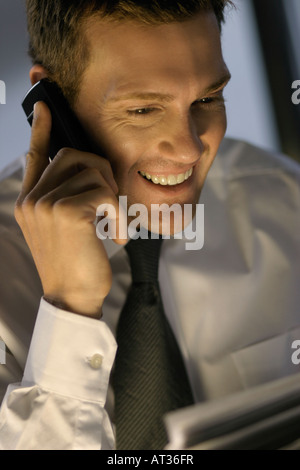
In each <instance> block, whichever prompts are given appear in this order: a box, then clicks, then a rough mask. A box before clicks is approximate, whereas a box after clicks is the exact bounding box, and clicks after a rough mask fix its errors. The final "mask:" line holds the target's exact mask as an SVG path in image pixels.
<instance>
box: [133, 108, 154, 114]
mask: <svg viewBox="0 0 300 470" xmlns="http://www.w3.org/2000/svg"><path fill="white" fill-rule="evenodd" d="M154 111H155V108H137V109H128V110H127V113H128V114H129V116H146V115H147V114H150V113H152V112H154Z"/></svg>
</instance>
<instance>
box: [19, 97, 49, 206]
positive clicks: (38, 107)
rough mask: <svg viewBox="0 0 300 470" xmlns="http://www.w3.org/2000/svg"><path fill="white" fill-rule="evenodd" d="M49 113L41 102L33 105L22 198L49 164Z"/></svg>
mask: <svg viewBox="0 0 300 470" xmlns="http://www.w3.org/2000/svg"><path fill="white" fill-rule="evenodd" d="M50 132H51V113H50V110H49V108H48V107H47V105H46V104H45V103H43V102H41V101H39V102H37V103H36V104H35V105H34V117H33V121H32V131H31V140H30V149H29V152H28V154H27V156H26V169H25V175H24V179H23V185H22V190H21V194H22V197H23V198H24V197H25V196H26V195H27V194H28V193H29V192H30V191H31V190H32V189H33V188H34V187H35V185H36V184H37V182H38V181H39V179H40V177H41V175H42V174H43V172H44V170H45V168H46V167H47V166H48V164H49V143H50Z"/></svg>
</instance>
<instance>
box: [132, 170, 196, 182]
mask: <svg viewBox="0 0 300 470" xmlns="http://www.w3.org/2000/svg"><path fill="white" fill-rule="evenodd" d="M139 174H140V175H141V176H143V178H145V179H147V180H149V181H151V182H152V183H154V184H160V185H161V186H176V185H177V184H181V183H183V182H184V181H186V180H188V179H189V178H190V177H191V176H192V174H193V168H190V169H189V170H187V171H186V172H185V173H180V174H179V175H166V176H165V175H160V176H157V175H150V173H145V172H144V171H139Z"/></svg>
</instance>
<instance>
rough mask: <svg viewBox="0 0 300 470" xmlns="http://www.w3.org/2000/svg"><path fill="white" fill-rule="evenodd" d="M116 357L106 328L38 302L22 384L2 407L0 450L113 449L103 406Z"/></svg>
mask: <svg viewBox="0 0 300 470" xmlns="http://www.w3.org/2000/svg"><path fill="white" fill-rule="evenodd" d="M115 352H116V342H115V339H114V336H113V334H112V333H111V331H110V329H109V327H108V326H107V325H106V323H105V322H103V321H101V320H95V319H91V318H88V317H84V316H81V315H76V314H73V313H70V312H66V311H64V310H60V309H58V308H56V307H54V306H53V305H50V304H49V303H47V302H46V301H45V300H44V299H42V300H41V304H40V309H39V313H38V317H37V321H36V325H35V329H34V333H33V337H32V341H31V345H30V350H29V354H28V358H27V362H26V367H25V371H24V376H23V379H22V382H21V383H20V384H12V385H10V386H9V387H8V389H7V392H6V395H5V397H4V400H3V403H2V407H1V412H0V449H3V450H18V449H20V450H21V449H26V450H32V449H36V450H76V449H80V450H99V449H106V450H109V449H113V448H114V435H113V430H112V426H111V423H110V420H109V417H108V414H107V412H106V410H105V408H104V405H105V401H106V395H107V389H108V383H109V376H110V371H111V368H112V365H113V361H114V357H115Z"/></svg>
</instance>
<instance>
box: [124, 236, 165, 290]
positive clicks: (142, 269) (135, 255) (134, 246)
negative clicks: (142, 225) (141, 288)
mask: <svg viewBox="0 0 300 470" xmlns="http://www.w3.org/2000/svg"><path fill="white" fill-rule="evenodd" d="M162 242H163V239H162V238H158V239H152V238H148V239H143V238H138V239H136V240H130V241H129V243H127V245H126V246H125V249H126V251H127V253H128V256H129V260H130V266H131V273H132V282H135V283H136V282H149V281H157V279H158V262H159V254H160V249H161V245H162Z"/></svg>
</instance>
